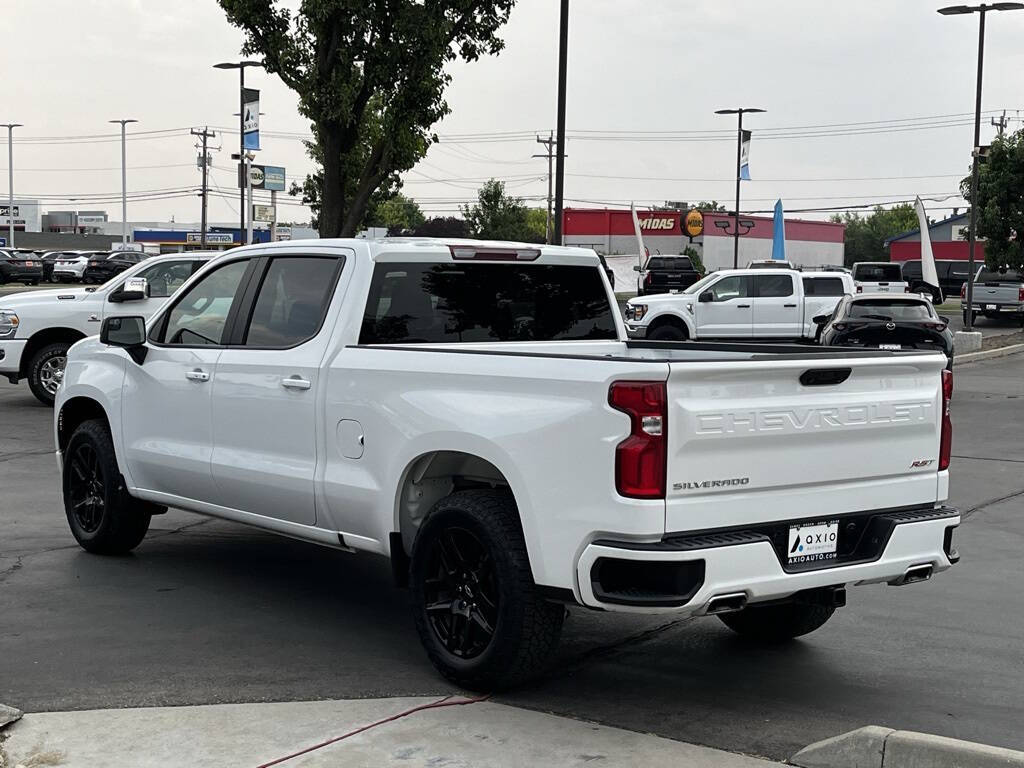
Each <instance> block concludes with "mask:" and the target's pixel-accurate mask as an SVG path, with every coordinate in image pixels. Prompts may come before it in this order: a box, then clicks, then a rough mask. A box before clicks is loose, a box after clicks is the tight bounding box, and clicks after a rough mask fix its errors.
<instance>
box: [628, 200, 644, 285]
mask: <svg viewBox="0 0 1024 768" xmlns="http://www.w3.org/2000/svg"><path fill="white" fill-rule="evenodd" d="M629 210H630V211H631V212H632V214H633V232H634V233H635V234H636V254H637V256H636V260H637V264H639V265H640V269H643V268H644V267H646V266H647V264H646V259H644V256H646V255H647V249H646V248H644V236H643V235H642V234H641V233H640V219H638V218H637V215H636V203H630V204H629Z"/></svg>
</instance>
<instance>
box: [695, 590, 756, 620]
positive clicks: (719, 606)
mask: <svg viewBox="0 0 1024 768" xmlns="http://www.w3.org/2000/svg"><path fill="white" fill-rule="evenodd" d="M746 605H747V593H746V592H731V593H729V594H727V595H715V596H714V597H712V598H711V599H710V600H708V607H707V608H706V609H705V610H704V613H705V614H707V615H708V616H712V615H714V614H717V613H733V612H735V611H741V610H743V608H745V607H746Z"/></svg>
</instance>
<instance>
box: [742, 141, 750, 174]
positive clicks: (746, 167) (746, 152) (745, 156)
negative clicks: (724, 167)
mask: <svg viewBox="0 0 1024 768" xmlns="http://www.w3.org/2000/svg"><path fill="white" fill-rule="evenodd" d="M740 178H741V179H743V180H744V181H750V131H743V136H742V138H741V141H740Z"/></svg>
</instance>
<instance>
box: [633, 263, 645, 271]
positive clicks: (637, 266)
mask: <svg viewBox="0 0 1024 768" xmlns="http://www.w3.org/2000/svg"><path fill="white" fill-rule="evenodd" d="M633 271H634V272H643V271H644V270H643V267H641V266H640V265H639V264H634V265H633Z"/></svg>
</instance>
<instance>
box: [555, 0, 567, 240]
mask: <svg viewBox="0 0 1024 768" xmlns="http://www.w3.org/2000/svg"><path fill="white" fill-rule="evenodd" d="M568 63H569V0H562V8H561V15H560V17H559V24H558V124H557V133H558V136H557V142H558V152H557V157H556V158H555V237H554V240H555V244H556V245H561V244H562V208H563V207H564V197H565V76H566V71H567V69H568Z"/></svg>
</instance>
